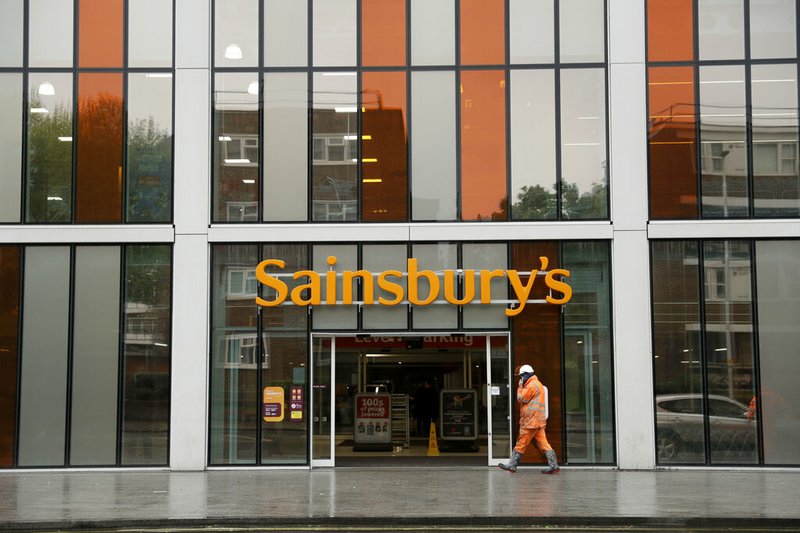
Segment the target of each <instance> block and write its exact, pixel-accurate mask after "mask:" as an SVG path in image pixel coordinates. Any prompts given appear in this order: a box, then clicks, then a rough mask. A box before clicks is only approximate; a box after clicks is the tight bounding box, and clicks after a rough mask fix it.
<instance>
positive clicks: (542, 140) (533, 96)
mask: <svg viewBox="0 0 800 533" xmlns="http://www.w3.org/2000/svg"><path fill="white" fill-rule="evenodd" d="M555 122H556V109H555V92H554V88H553V71H552V70H512V71H511V195H512V199H511V201H512V204H511V218H513V219H514V220H553V219H555V218H557V216H558V212H557V208H556V144H555V143H556V139H555V135H553V132H554V131H555V127H556V126H555Z"/></svg>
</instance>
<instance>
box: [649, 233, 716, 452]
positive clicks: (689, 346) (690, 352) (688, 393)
mask: <svg viewBox="0 0 800 533" xmlns="http://www.w3.org/2000/svg"><path fill="white" fill-rule="evenodd" d="M651 257H652V272H653V274H652V280H653V287H652V291H653V367H654V376H655V383H654V388H655V395H656V397H655V410H656V446H657V450H656V451H657V458H656V461H657V463H658V464H676V463H704V462H705V430H704V422H703V393H704V387H703V378H702V359H703V357H702V353H701V345H700V327H701V325H700V269H699V265H698V249H697V243H696V242H694V241H653V242H652V244H651Z"/></svg>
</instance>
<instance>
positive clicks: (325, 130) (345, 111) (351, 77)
mask: <svg viewBox="0 0 800 533" xmlns="http://www.w3.org/2000/svg"><path fill="white" fill-rule="evenodd" d="M357 87H358V85H357V83H356V73H355V72H315V73H314V110H313V117H312V120H313V128H312V131H313V165H312V168H313V175H312V191H311V195H312V205H313V210H314V211H313V216H312V219H313V220H314V221H315V222H319V221H347V220H356V219H357V216H358V182H357V180H358V113H357V106H358V98H357V94H356V93H357V91H358V88H357Z"/></svg>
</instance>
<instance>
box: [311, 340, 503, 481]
mask: <svg viewBox="0 0 800 533" xmlns="http://www.w3.org/2000/svg"><path fill="white" fill-rule="evenodd" d="M364 337H365V336H364V335H358V336H357V335H356V334H346V335H330V334H328V335H324V334H312V336H311V346H312V347H313V348H312V361H311V417H310V427H311V444H310V446H311V466H312V468H315V467H330V466H334V465H335V463H336V444H337V434H336V431H337V428H339V429H340V430H341V429H342V428H344V427H351V429H352V427H353V426H352V424H353V420H352V415H353V413H351V412H350V411H351V409H347V408H344V409H343V408H342V405H340V404H342V403H344V402H343V401H342V398H341V397H343V396H346V395H347V394H346V390H345V389H346V388H348V387H350V386H351V385H352V384H357V388H358V390H359V391H365V390H366V388H375V387H377V386H378V385H380V383H383V381H381V380H380V379H379V380H378V381H379V382H380V383H377V382H376V383H372V381H370V379H372V377H370V378H368V377H367V375H368V371H367V362H368V361H370V360H371V361H373V362H374V361H375V360H382V361H386V360H391V358H392V357H393V355H392V354H391V353H386V352H391V351H392V350H397V351H400V352H403V351H404V350H403V347H406V350H411V351H413V350H415V349H418V343H422V344H425V345H430V346H432V347H434V348H435V350H434V348H431V349H432V352H433V351H435V352H437V353H438V356H439V357H443V354H442V352H446V351H452V350H453V348H452V345H451V347H450V348H449V349H448V348H446V346H448V343H451V344H457V343H462V344H464V341H463V340H460V339H464V338H467V339H470V342H469V349H468V350H465V351H464V353H463V356H458V357H456V358H455V359H456V360H458V361H463V363H459V364H461V365H462V366H461V367H459V368H461V370H460V371H455V372H454V373H453V371H452V369H450V370H449V372H451V375H450V377H448V378H447V379H451V378H453V377H454V376H458V380H457V381H458V383H460V385H458V386H456V388H463V387H464V386H468V387H470V388H472V390H474V391H475V392H476V393H477V394H476V396H477V397H478V399H479V400H478V402H479V403H478V409H479V410H480V411H482V412H479V420H476V421H475V423H476V425H478V426H484V423H485V426H484V428H483V429H484V430H485V431H486V439H485V441H486V446H487V450H486V457H487V462H488V465H489V466H494V465H496V464H497V463H498V462H502V461H504V460H507V459H508V457H509V456H510V453H511V406H512V401H511V400H512V390H511V383H510V368H509V365H510V362H509V361H510V358H509V334H508V333H505V332H503V333H465V334H463V335H462V334H450V335H447V336H442V335H441V334H430V335H425V334H424V333H413V334H412V333H409V334H405V335H403V334H397V333H389V334H383V335H382V334H378V333H373V334H371V335H370V336H369V340H367V339H364ZM455 339H458V340H455ZM381 342H383V343H385V344H383V345H381V344H380V343H381ZM337 345H338V346H339V351H341V353H340V354H339V355H340V359H341V364H340V366H341V368H339V369H338V371H339V373H341V374H342V375H341V376H338V377H337V366H336V361H337ZM355 345H367V346H369V349H364V350H363V353H361V352H359V353H354V346H355ZM381 346H382V348H381ZM398 346H399V347H398ZM476 348H477V350H476ZM381 351H382V352H383V353H376V352H381ZM406 355H409V354H408V353H406ZM451 355H453V354H451ZM417 357H433V355H431V356H426V355H424V354H420V355H418V356H417ZM398 364H401V363H398ZM481 367H482V368H483V369H485V372H484V371H482V370H480V369H481ZM403 368H405V367H403ZM473 369H475V370H476V372H477V373H473V372H472V370H473ZM409 371H410V369H409ZM400 375H405V376H409V374H407V373H406V371H405V370H404V371H402V372H401V373H400ZM373 381H374V380H373ZM396 381H398V380H396ZM340 382H341V383H340ZM344 383H350V384H351V385H343V384H344ZM387 383H388V381H387ZM397 385H399V383H397ZM382 386H384V387H388V385H382ZM339 388H341V389H342V390H341V391H340V390H338V389H339ZM389 389H391V387H388V388H387V389H386V390H385V391H384V389H381V391H383V392H392V391H391V390H389ZM373 392H380V391H377V390H376V391H373ZM337 396H339V398H337ZM337 400H338V402H339V403H337ZM393 403H394V399H393ZM348 405H349V404H348ZM337 416H338V417H345V418H343V419H342V420H337ZM481 419H482V421H481ZM348 424H349V425H348ZM437 427H438V425H437ZM340 433H341V431H340ZM338 438H340V439H341V438H342V435H338ZM481 440H483V439H481ZM445 462H446V460H443V464H444V463H445Z"/></svg>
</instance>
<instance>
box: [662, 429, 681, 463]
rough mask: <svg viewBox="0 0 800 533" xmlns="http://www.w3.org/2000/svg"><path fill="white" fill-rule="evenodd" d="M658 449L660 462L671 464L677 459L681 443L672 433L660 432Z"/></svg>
mask: <svg viewBox="0 0 800 533" xmlns="http://www.w3.org/2000/svg"><path fill="white" fill-rule="evenodd" d="M656 447H657V450H658V462H659V463H669V462H670V461H674V460H675V459H677V457H678V452H679V451H680V448H681V441H680V439H679V438H678V436H677V435H676V434H675V433H673V432H671V431H659V432H658V435H656Z"/></svg>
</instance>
